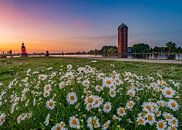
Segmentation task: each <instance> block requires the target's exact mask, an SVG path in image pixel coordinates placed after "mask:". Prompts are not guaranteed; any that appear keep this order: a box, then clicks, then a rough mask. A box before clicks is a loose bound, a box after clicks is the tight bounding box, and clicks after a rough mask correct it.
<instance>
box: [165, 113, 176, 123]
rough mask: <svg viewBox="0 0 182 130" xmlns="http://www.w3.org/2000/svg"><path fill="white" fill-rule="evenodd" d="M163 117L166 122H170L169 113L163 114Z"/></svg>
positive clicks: (170, 116)
mask: <svg viewBox="0 0 182 130" xmlns="http://www.w3.org/2000/svg"><path fill="white" fill-rule="evenodd" d="M163 116H164V118H165V119H166V120H167V121H170V120H171V119H173V118H174V117H173V115H171V114H170V113H167V112H164V113H163Z"/></svg>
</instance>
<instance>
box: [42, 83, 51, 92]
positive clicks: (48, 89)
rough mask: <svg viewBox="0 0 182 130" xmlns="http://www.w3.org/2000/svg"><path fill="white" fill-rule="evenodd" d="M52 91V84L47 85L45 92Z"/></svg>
mask: <svg viewBox="0 0 182 130" xmlns="http://www.w3.org/2000/svg"><path fill="white" fill-rule="evenodd" d="M51 90H52V86H51V84H46V85H45V86H44V91H51Z"/></svg>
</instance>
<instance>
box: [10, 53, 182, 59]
mask: <svg viewBox="0 0 182 130" xmlns="http://www.w3.org/2000/svg"><path fill="white" fill-rule="evenodd" d="M50 56H51V57H78V58H79V57H82V58H84V57H85V58H87V57H89V58H102V57H103V56H102V55H86V54H85V55H50ZM13 57H20V56H13ZM29 57H44V55H29ZM7 58H10V56H7ZM115 58H116V57H115ZM128 58H129V59H133V58H135V57H133V56H131V55H129V56H128ZM138 59H159V60H167V59H168V56H167V55H165V54H160V55H157V56H156V55H154V54H150V55H148V57H147V58H138ZM174 60H182V54H176V55H175V56H174Z"/></svg>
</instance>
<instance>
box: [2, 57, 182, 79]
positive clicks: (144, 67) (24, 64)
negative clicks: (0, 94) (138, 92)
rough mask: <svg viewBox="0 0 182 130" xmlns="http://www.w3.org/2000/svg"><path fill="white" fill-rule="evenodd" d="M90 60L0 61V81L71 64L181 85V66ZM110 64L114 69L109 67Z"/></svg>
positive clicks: (37, 59) (29, 59)
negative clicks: (155, 78)
mask: <svg viewBox="0 0 182 130" xmlns="http://www.w3.org/2000/svg"><path fill="white" fill-rule="evenodd" d="M91 61H92V60H89V59H84V58H82V59H81V58H14V59H0V80H1V81H3V80H7V81H8V80H10V79H12V78H14V77H15V76H16V75H17V74H18V75H19V74H21V73H23V72H24V71H25V70H27V69H28V68H41V67H50V66H54V67H59V66H60V64H62V65H67V64H72V65H74V66H76V65H80V66H84V65H86V64H88V65H91V66H92V67H96V68H97V69H101V70H102V71H103V72H106V73H108V72H112V71H113V70H116V71H117V72H124V71H129V72H132V73H136V74H138V75H142V76H147V75H149V76H156V73H159V74H161V75H162V76H163V78H164V79H166V80H167V79H172V80H174V81H177V82H180V83H182V65H179V64H159V63H141V62H123V61H121V62H119V61H99V60H98V61H97V62H96V63H91ZM111 64H113V65H114V67H111Z"/></svg>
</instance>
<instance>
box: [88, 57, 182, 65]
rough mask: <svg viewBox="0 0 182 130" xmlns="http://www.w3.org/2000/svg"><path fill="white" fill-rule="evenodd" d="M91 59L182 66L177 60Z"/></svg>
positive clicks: (181, 62)
mask: <svg viewBox="0 0 182 130" xmlns="http://www.w3.org/2000/svg"><path fill="white" fill-rule="evenodd" d="M89 59H95V60H113V61H132V62H147V63H167V64H182V61H177V60H153V59H128V58H89Z"/></svg>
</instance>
